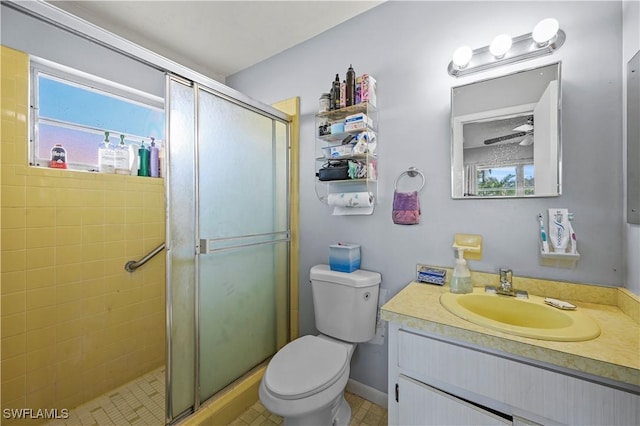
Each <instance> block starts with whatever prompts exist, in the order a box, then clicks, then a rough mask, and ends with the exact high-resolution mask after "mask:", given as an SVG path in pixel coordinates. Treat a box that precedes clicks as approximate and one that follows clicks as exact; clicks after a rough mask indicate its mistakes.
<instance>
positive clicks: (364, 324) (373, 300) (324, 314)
mask: <svg viewBox="0 0 640 426" xmlns="http://www.w3.org/2000/svg"><path fill="white" fill-rule="evenodd" d="M310 278H311V290H312V292H313V307H314V310H315V317H316V328H317V329H318V331H320V333H322V334H325V335H327V336H331V337H334V338H336V339H340V340H344V341H346V342H354V343H360V342H366V341H367V340H371V338H372V337H373V336H374V334H375V330H376V315H377V312H378V290H379V288H380V281H382V276H381V275H380V274H379V273H378V272H371V271H363V270H362V269H358V270H357V271H353V272H351V273H346V272H338V271H332V270H331V269H330V268H329V265H316V266H314V267H312V268H311V273H310Z"/></svg>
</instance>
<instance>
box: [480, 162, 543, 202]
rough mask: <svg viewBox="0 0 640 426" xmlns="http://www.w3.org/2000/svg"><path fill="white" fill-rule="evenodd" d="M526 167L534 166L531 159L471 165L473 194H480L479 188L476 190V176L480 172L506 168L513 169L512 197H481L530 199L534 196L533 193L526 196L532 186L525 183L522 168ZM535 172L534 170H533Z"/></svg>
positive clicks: (505, 189) (506, 189)
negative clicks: (513, 191)
mask: <svg viewBox="0 0 640 426" xmlns="http://www.w3.org/2000/svg"><path fill="white" fill-rule="evenodd" d="M526 166H534V167H535V165H534V163H533V159H523V160H518V161H509V162H504V163H499V164H497V163H492V164H488V163H486V164H485V163H482V164H474V165H473V181H472V182H473V187H474V191H475V194H479V192H480V188H478V178H477V175H478V173H479V172H480V171H481V170H486V169H500V168H508V167H514V168H515V173H516V174H515V184H516V186H515V188H513V189H514V190H515V193H514V194H513V195H482V196H483V197H487V198H489V197H505V198H519V197H531V196H533V195H535V193H534V192H535V191H534V192H532V193H530V194H527V193H526V192H527V191H528V190H531V189H532V188H534V187H532V186H528V185H526V181H525V173H524V168H525V167H526ZM534 170H535V169H534ZM533 178H534V182H535V171H534V175H533ZM492 190H496V191H498V190H504V191H508V190H510V188H495V189H492Z"/></svg>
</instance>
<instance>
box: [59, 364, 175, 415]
mask: <svg viewBox="0 0 640 426" xmlns="http://www.w3.org/2000/svg"><path fill="white" fill-rule="evenodd" d="M164 409H165V401H164V367H161V368H158V369H156V370H154V371H152V372H150V373H147V374H146V375H144V376H142V377H140V378H138V379H136V380H134V381H132V382H129V383H127V384H126V385H123V386H121V387H119V388H117V389H114V390H112V391H109V392H107V393H106V394H104V395H101V396H99V397H98V398H96V399H94V400H91V401H89V402H87V403H85V404H83V405H80V406H78V407H76V408H74V409H73V410H71V411H70V412H69V418H67V419H64V420H62V419H58V420H55V421H53V422H50V423H49V426H125V425H149V426H160V425H164Z"/></svg>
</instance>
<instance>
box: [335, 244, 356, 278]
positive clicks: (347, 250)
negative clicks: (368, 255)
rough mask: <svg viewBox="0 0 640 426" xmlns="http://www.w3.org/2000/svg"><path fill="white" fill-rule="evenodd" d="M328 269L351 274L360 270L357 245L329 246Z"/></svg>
mask: <svg viewBox="0 0 640 426" xmlns="http://www.w3.org/2000/svg"><path fill="white" fill-rule="evenodd" d="M329 269H331V270H332V271H338V272H353V271H356V270H358V269H360V245H359V244H343V243H340V244H332V245H330V246H329Z"/></svg>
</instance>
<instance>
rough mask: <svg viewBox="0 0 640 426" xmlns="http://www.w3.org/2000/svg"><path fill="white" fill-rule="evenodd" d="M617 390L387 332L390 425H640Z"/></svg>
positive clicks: (437, 340) (626, 396)
mask: <svg viewBox="0 0 640 426" xmlns="http://www.w3.org/2000/svg"><path fill="white" fill-rule="evenodd" d="M578 361H579V360H578ZM616 385H617V383H611V382H609V383H604V382H598V381H597V378H595V377H589V380H587V379H586V378H581V377H576V376H574V375H571V374H570V372H569V371H568V370H567V371H561V370H560V369H559V367H556V368H554V367H553V366H551V365H542V364H540V363H538V362H536V361H534V360H533V359H526V358H522V357H519V358H516V357H514V356H510V355H509V354H507V353H502V352H499V351H497V350H491V349H486V348H483V347H481V346H472V345H470V344H468V343H461V342H457V341H454V340H448V339H446V338H443V337H440V336H438V335H435V334H430V333H427V332H423V331H420V330H416V329H412V328H407V327H405V326H402V325H399V324H397V323H390V324H389V392H388V395H389V404H388V405H389V424H398V425H410V424H415V425H418V424H419V425H429V424H434V425H435V424H437V425H460V424H474V425H476V424H477V425H485V424H491V425H501V424H516V425H535V424H545V425H547V424H566V425H590V424H591V425H640V396H639V395H638V393H637V390H635V392H634V391H633V390H629V389H625V388H624V386H620V387H617V386H616Z"/></svg>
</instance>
